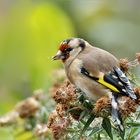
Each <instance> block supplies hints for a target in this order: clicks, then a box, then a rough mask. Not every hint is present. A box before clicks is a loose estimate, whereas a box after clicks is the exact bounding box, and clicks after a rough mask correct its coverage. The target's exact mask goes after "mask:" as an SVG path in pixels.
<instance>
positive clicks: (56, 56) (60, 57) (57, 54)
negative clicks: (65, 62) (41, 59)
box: [52, 50, 64, 60]
mask: <svg viewBox="0 0 140 140" xmlns="http://www.w3.org/2000/svg"><path fill="white" fill-rule="evenodd" d="M63 58H64V56H63V53H62V51H60V50H59V51H58V52H57V53H56V55H55V56H53V57H52V59H53V60H59V59H63Z"/></svg>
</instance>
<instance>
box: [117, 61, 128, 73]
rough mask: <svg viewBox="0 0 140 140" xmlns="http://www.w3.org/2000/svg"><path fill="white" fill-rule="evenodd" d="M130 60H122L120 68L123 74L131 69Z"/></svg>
mask: <svg viewBox="0 0 140 140" xmlns="http://www.w3.org/2000/svg"><path fill="white" fill-rule="evenodd" d="M128 62H129V61H128V59H126V58H122V59H120V60H119V64H120V68H121V70H122V71H123V72H127V71H128V69H129V65H128Z"/></svg>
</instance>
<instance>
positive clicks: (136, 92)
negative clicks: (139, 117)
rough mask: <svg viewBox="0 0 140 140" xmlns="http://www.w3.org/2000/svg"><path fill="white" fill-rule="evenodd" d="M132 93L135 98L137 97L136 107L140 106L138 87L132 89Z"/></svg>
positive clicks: (139, 88)
mask: <svg viewBox="0 0 140 140" xmlns="http://www.w3.org/2000/svg"><path fill="white" fill-rule="evenodd" d="M134 93H135V94H136V96H137V99H136V103H137V104H138V105H140V87H136V88H134Z"/></svg>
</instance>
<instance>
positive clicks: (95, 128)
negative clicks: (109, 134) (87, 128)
mask: <svg viewBox="0 0 140 140" xmlns="http://www.w3.org/2000/svg"><path fill="white" fill-rule="evenodd" d="M101 130H102V129H101V128H100V127H94V128H93V129H92V131H91V133H90V134H89V135H88V136H91V135H93V134H95V133H97V132H100V131H101Z"/></svg>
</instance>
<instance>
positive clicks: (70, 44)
mask: <svg viewBox="0 0 140 140" xmlns="http://www.w3.org/2000/svg"><path fill="white" fill-rule="evenodd" d="M85 46H86V41H85V40H83V39H80V38H70V39H66V40H64V41H63V42H62V43H61V44H60V46H59V49H58V52H57V53H56V55H55V56H53V58H52V59H53V60H59V59H60V60H62V61H63V62H65V61H66V60H67V59H68V58H69V57H70V56H71V57H74V56H76V55H77V54H79V53H80V52H81V51H82V50H83V49H84V48H85Z"/></svg>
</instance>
